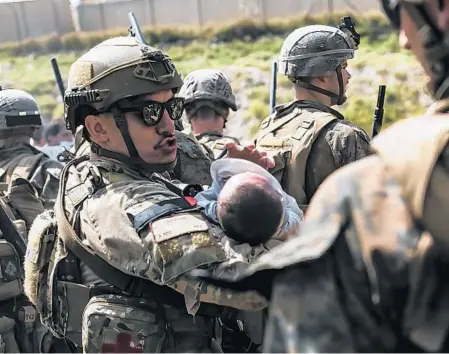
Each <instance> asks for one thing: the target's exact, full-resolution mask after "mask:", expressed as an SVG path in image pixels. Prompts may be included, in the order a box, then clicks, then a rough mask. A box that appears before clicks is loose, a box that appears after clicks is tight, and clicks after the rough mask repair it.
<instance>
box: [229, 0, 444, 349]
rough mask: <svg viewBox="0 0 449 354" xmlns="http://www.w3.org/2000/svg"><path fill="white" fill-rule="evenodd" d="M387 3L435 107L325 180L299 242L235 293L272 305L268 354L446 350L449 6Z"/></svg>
mask: <svg viewBox="0 0 449 354" xmlns="http://www.w3.org/2000/svg"><path fill="white" fill-rule="evenodd" d="M383 5H384V7H385V10H386V13H387V14H388V15H389V16H390V17H391V18H392V20H393V21H394V22H393V23H395V24H397V27H398V28H399V29H400V41H401V44H402V45H403V46H404V47H405V48H408V49H410V50H411V51H413V53H414V54H415V55H416V56H417V58H418V59H419V61H420V62H421V64H422V66H423V68H424V69H425V71H426V73H427V74H428V76H429V87H430V89H431V92H432V93H433V95H434V97H435V99H436V102H435V104H434V105H433V106H432V107H431V108H430V109H429V111H428V112H427V114H426V115H425V116H424V117H417V118H410V119H404V120H401V121H399V122H397V123H395V124H394V125H392V126H391V127H390V128H388V129H387V130H385V131H383V132H382V133H380V134H379V135H378V136H376V138H375V139H374V140H373V148H374V150H375V155H373V156H369V157H367V158H365V159H363V160H361V161H357V162H355V163H353V164H350V165H348V166H346V167H344V168H342V169H341V170H339V171H337V172H335V173H334V174H333V175H331V176H330V177H329V178H328V179H327V180H326V181H325V182H324V183H323V185H322V186H321V187H320V188H319V189H318V191H317V193H316V194H315V196H314V199H313V201H312V203H311V205H310V207H309V210H308V214H307V215H306V218H305V223H304V225H303V228H302V233H301V235H299V237H297V238H295V239H292V240H290V241H288V242H287V243H285V244H284V245H282V246H280V247H279V248H278V249H275V250H274V251H273V252H272V253H271V254H267V255H266V256H262V257H261V258H260V259H259V261H258V262H257V263H255V264H253V265H252V266H251V269H250V270H249V271H248V273H247V274H246V276H243V277H240V278H239V280H238V282H236V283H234V284H233V285H232V287H233V288H234V289H240V290H241V291H244V290H245V291H246V290H248V289H257V290H258V291H259V292H260V293H263V294H264V295H265V297H266V298H267V299H271V308H270V318H269V324H268V326H267V329H266V335H265V346H264V351H266V352H317V353H319V352H323V353H324V352H330V351H332V352H390V353H391V352H396V353H397V352H408V353H410V352H415V353H416V352H443V353H445V352H448V351H449V340H448V333H449V308H448V306H447V298H448V293H449V283H448V279H447V266H448V251H449V243H448V234H449V224H448V222H447V215H448V213H449V198H448V193H447V191H448V189H449V119H448V118H449V116H448V111H449V109H448V107H449V105H448V98H449V97H448V96H449V90H448V89H447V82H449V67H448V63H449V61H448V56H449V47H448V41H447V36H448V35H449V3H448V2H447V1H438V0H423V1H418V0H414V1H411V0H399V1H395V2H392V1H384V2H383ZM221 285H222V286H223V285H224V284H223V282H221Z"/></svg>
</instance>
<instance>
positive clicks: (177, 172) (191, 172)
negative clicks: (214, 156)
mask: <svg viewBox="0 0 449 354" xmlns="http://www.w3.org/2000/svg"><path fill="white" fill-rule="evenodd" d="M175 136H176V139H177V144H178V152H177V159H176V166H175V167H174V169H173V171H172V172H171V173H170V175H171V177H172V178H173V179H176V180H179V181H181V182H182V183H185V184H199V185H201V186H202V185H208V186H210V185H211V183H212V178H211V175H210V165H211V164H212V160H211V158H210V157H209V154H208V152H207V150H205V148H204V147H203V146H202V145H201V144H200V143H199V142H198V140H196V138H195V136H194V135H193V134H192V133H189V134H187V133H185V132H179V131H176V132H175Z"/></svg>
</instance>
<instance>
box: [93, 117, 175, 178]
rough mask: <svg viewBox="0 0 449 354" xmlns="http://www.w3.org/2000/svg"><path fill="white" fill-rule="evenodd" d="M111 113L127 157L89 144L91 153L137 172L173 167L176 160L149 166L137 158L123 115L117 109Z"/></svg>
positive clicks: (156, 170)
mask: <svg viewBox="0 0 449 354" xmlns="http://www.w3.org/2000/svg"><path fill="white" fill-rule="evenodd" d="M111 113H112V115H113V117H114V121H115V124H116V125H117V128H118V129H119V130H120V133H121V134H122V137H123V140H124V141H125V144H126V147H127V149H128V153H129V156H127V155H124V154H121V153H118V152H114V151H110V150H107V149H105V148H102V147H101V146H100V145H98V144H96V143H92V144H91V150H92V152H94V153H95V154H97V155H99V156H104V157H108V158H111V159H114V160H117V161H120V162H122V163H124V164H126V165H128V166H132V167H135V168H136V169H138V170H143V171H147V172H157V173H162V172H166V171H171V170H172V169H173V168H174V167H175V165H176V162H177V160H176V158H175V160H174V161H173V162H170V163H166V164H150V163H147V162H145V161H144V160H143V159H142V158H141V157H140V156H139V152H138V151H137V148H136V146H135V145H134V142H133V140H132V138H131V135H130V134H129V129H128V123H127V121H126V119H125V115H124V113H123V112H121V111H119V110H118V109H117V108H113V109H111Z"/></svg>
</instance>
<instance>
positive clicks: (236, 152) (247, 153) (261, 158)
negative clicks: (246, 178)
mask: <svg viewBox="0 0 449 354" xmlns="http://www.w3.org/2000/svg"><path fill="white" fill-rule="evenodd" d="M226 150H227V151H228V154H227V155H226V156H227V157H232V158H235V159H242V160H247V161H250V162H254V163H255V164H258V165H259V166H262V167H263V168H265V169H269V168H273V167H274V160H273V159H272V158H271V157H269V156H267V153H266V152H264V151H259V150H257V149H256V147H255V146H254V144H250V145H246V146H240V145H238V144H236V143H228V144H226Z"/></svg>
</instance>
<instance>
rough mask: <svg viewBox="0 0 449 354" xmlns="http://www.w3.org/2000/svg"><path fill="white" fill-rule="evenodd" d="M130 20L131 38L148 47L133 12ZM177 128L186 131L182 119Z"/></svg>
mask: <svg viewBox="0 0 449 354" xmlns="http://www.w3.org/2000/svg"><path fill="white" fill-rule="evenodd" d="M128 19H129V22H130V26H129V28H128V32H129V34H130V36H131V37H134V38H136V39H137V40H138V41H139V42H140V43H142V44H145V45H148V43H147V41H146V39H145V36H144V35H143V33H142V31H141V30H140V26H139V23H138V22H137V19H136V16H134V12H132V11H129V12H128ZM175 128H176V130H177V131H183V130H184V126H183V125H182V121H181V120H180V119H178V120H176V121H175Z"/></svg>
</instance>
